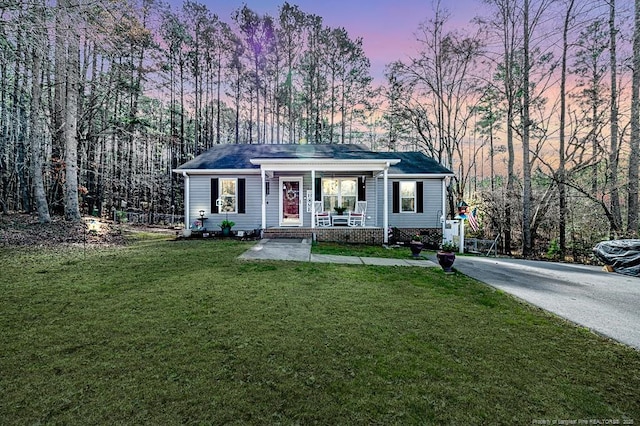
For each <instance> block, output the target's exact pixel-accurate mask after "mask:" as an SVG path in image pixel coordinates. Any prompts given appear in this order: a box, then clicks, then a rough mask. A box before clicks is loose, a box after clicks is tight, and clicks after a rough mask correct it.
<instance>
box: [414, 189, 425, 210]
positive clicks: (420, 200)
mask: <svg viewBox="0 0 640 426" xmlns="http://www.w3.org/2000/svg"><path fill="white" fill-rule="evenodd" d="M416 198H417V199H418V200H417V204H416V213H424V182H422V181H420V182H416Z"/></svg>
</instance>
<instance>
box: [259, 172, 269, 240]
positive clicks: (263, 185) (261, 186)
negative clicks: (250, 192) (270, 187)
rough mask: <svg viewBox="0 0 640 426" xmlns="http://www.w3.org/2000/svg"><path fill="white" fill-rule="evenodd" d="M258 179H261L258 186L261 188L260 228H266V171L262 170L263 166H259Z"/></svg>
mask: <svg viewBox="0 0 640 426" xmlns="http://www.w3.org/2000/svg"><path fill="white" fill-rule="evenodd" d="M260 180H261V185H260V188H262V206H261V209H262V225H261V228H262V229H267V194H266V192H267V183H266V182H267V181H266V172H265V170H264V168H262V167H260Z"/></svg>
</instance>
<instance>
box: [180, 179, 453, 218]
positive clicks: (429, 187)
mask: <svg viewBox="0 0 640 426" xmlns="http://www.w3.org/2000/svg"><path fill="white" fill-rule="evenodd" d="M298 176H302V177H303V185H302V187H303V196H304V197H305V200H304V202H303V206H302V217H303V227H311V222H312V214H311V213H310V212H307V208H306V195H307V191H310V190H311V186H312V182H311V173H309V172H307V173H295V172H294V173H287V174H284V173H275V174H274V176H273V177H271V178H267V182H269V194H268V195H267V196H266V202H267V205H266V209H267V228H273V227H279V226H280V222H279V213H280V211H279V210H280V198H279V197H280V190H279V182H280V177H298ZM316 176H318V177H319V176H321V174H320V173H319V174H316ZM214 177H215V178H219V179H223V178H236V179H238V178H244V179H245V182H246V200H245V203H246V204H245V207H246V213H244V214H238V213H229V214H228V216H227V215H226V214H224V213H223V214H211V203H212V200H211V179H212V178H214ZM407 180H412V181H415V180H416V179H407ZM393 181H399V179H389V180H388V184H389V200H388V202H389V226H395V227H398V228H439V227H440V226H441V225H440V217H441V216H442V198H441V191H442V180H441V179H421V181H422V182H424V191H423V196H424V213H393V211H392V197H393V189H392V182H393ZM383 185H384V180H383V179H382V178H372V177H367V179H366V197H367V199H366V201H367V221H366V225H367V226H377V227H381V226H383V223H384V219H383V214H384V209H383V202H384V190H383V189H384V188H383ZM260 192H261V180H260V175H257V174H254V175H235V176H234V175H219V174H215V175H192V176H190V178H189V202H190V210H189V218H190V222H191V223H193V221H195V220H196V219H197V218H199V217H200V213H199V211H200V210H204V211H205V217H207V220H206V221H205V226H206V227H207V229H209V230H218V229H219V227H218V224H219V223H220V222H222V221H223V220H224V219H225V218H228V219H229V220H232V221H234V222H235V223H236V225H235V226H234V230H252V229H257V228H260V227H261V225H262V224H261V221H262V210H261V201H262V199H261V194H260ZM312 198H313V194H312Z"/></svg>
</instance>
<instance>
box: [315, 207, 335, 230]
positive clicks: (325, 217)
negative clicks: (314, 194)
mask: <svg viewBox="0 0 640 426" xmlns="http://www.w3.org/2000/svg"><path fill="white" fill-rule="evenodd" d="M313 217H314V218H315V221H316V226H317V227H318V228H320V227H324V226H331V216H330V215H329V212H325V211H324V210H323V208H322V201H314V202H313Z"/></svg>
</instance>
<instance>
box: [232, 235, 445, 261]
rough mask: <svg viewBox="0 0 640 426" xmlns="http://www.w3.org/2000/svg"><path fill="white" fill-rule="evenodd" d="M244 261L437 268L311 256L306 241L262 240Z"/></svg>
mask: <svg viewBox="0 0 640 426" xmlns="http://www.w3.org/2000/svg"><path fill="white" fill-rule="evenodd" d="M240 259H244V260H293V261H298V262H318V263H342V264H348V265H378V266H419V267H423V268H435V267H439V266H438V265H437V264H436V263H434V262H432V261H430V260H427V259H424V258H423V259H387V258H381V257H359V256H336V255H332V254H311V241H310V240H308V239H303V240H301V239H263V240H260V241H259V242H258V243H257V244H256V245H255V246H253V247H251V248H250V249H249V250H247V251H246V252H244V253H242V254H241V255H240Z"/></svg>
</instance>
